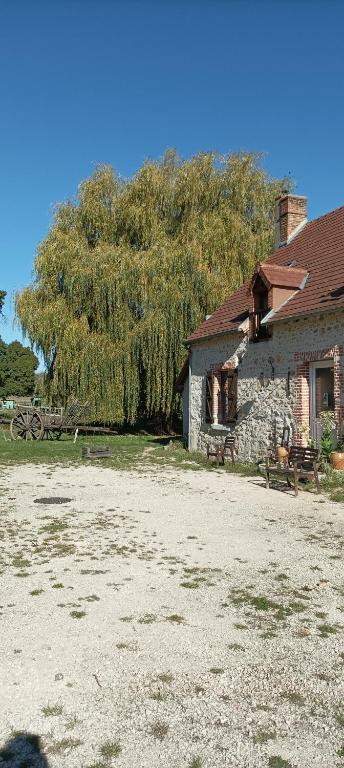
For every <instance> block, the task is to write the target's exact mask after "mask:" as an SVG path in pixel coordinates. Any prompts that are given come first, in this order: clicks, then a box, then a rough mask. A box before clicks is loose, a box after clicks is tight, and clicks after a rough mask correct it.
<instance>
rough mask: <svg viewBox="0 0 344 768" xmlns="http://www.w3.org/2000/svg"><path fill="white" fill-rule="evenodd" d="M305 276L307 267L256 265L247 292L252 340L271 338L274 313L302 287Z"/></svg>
mask: <svg viewBox="0 0 344 768" xmlns="http://www.w3.org/2000/svg"><path fill="white" fill-rule="evenodd" d="M307 278H308V273H307V272H306V270H305V269H299V268H298V267H295V266H291V265H290V266H283V265H281V264H269V263H268V262H266V263H263V264H257V267H256V269H255V272H254V275H253V277H252V280H251V283H250V287H249V292H248V294H249V318H250V339H251V341H263V340H264V339H269V338H270V336H271V321H272V320H273V316H274V314H275V312H277V311H278V310H279V309H280V308H281V307H282V306H283V305H284V304H286V303H287V301H289V299H291V298H292V297H293V296H295V294H296V293H297V292H298V291H300V290H302V289H303V288H304V286H305V284H306V281H307ZM268 315H269V318H268V319H269V323H266V322H265V320H266V318H267V316H268Z"/></svg>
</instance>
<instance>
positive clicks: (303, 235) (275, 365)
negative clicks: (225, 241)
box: [178, 194, 344, 461]
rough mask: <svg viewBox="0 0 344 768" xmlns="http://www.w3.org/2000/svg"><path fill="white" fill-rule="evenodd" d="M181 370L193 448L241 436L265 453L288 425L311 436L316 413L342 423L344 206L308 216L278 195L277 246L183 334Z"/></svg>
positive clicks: (297, 436) (317, 426)
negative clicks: (245, 279)
mask: <svg viewBox="0 0 344 768" xmlns="http://www.w3.org/2000/svg"><path fill="white" fill-rule="evenodd" d="M187 344H188V348H189V358H188V363H187V365H185V366H184V368H183V370H182V371H181V374H180V376H179V379H178V386H179V390H180V391H182V392H183V406H184V407H183V412H184V438H185V440H187V443H188V447H189V448H190V449H198V450H204V449H205V447H206V444H207V442H211V443H215V442H217V441H221V440H223V439H224V437H225V436H226V434H228V432H229V431H231V432H232V431H234V432H235V434H236V437H237V440H236V443H237V450H238V455H239V458H240V459H241V460H245V461H252V460H255V459H257V458H260V457H261V456H262V455H264V452H265V451H266V448H267V446H268V445H270V444H271V442H272V441H273V440H274V439H277V440H278V439H279V438H280V436H281V433H282V430H283V427H284V426H288V427H289V428H290V431H291V440H292V441H293V442H298V443H302V444H306V443H307V440H308V439H309V438H310V437H311V438H313V440H314V441H315V442H316V443H317V442H319V435H320V431H321V421H320V414H321V413H322V412H324V411H327V410H329V411H332V412H334V414H335V421H336V428H337V433H339V432H341V430H342V426H341V419H342V412H343V404H344V403H343V364H344V207H341V208H338V209H337V210H335V211H333V212H331V213H328V214H326V215H325V216H321V217H320V218H318V219H315V220H314V221H311V222H307V200H306V198H305V197H301V196H298V195H292V194H285V195H284V196H282V197H281V198H280V199H279V200H278V201H277V203H276V250H275V251H274V252H273V253H272V255H271V256H270V257H269V258H268V259H267V261H265V262H264V263H261V264H257V266H256V269H255V271H254V274H253V275H252V278H251V280H249V281H248V282H247V283H245V284H244V285H242V286H241V287H240V288H239V289H238V290H237V291H236V292H235V293H234V294H232V296H230V298H229V299H228V300H227V301H226V302H225V303H224V304H223V305H222V306H221V307H220V308H219V309H218V310H217V311H216V312H214V313H213V315H211V316H210V317H208V318H207V319H206V320H205V321H204V322H203V323H202V324H201V325H200V326H199V328H197V329H196V330H195V331H194V333H192V335H191V336H190V337H189V338H188V340H187Z"/></svg>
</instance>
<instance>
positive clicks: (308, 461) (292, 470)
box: [265, 445, 320, 496]
mask: <svg viewBox="0 0 344 768" xmlns="http://www.w3.org/2000/svg"><path fill="white" fill-rule="evenodd" d="M319 458H320V451H319V450H318V448H303V447H302V446H298V445H292V446H291V448H290V449H289V455H288V460H287V462H286V463H285V464H282V463H279V464H278V463H276V462H275V463H272V461H273V460H272V459H271V458H270V457H269V456H267V457H266V460H265V476H266V487H267V488H269V487H270V477H271V475H280V476H282V477H285V478H286V480H287V483H288V486H289V487H291V482H290V480H291V479H293V481H294V491H295V496H297V495H298V481H299V480H300V479H302V480H314V481H315V484H316V488H317V493H320V484H319V474H318V470H319Z"/></svg>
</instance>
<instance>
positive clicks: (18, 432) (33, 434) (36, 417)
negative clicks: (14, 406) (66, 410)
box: [10, 410, 44, 440]
mask: <svg viewBox="0 0 344 768" xmlns="http://www.w3.org/2000/svg"><path fill="white" fill-rule="evenodd" d="M10 429H11V435H12V438H13V440H42V438H43V435H44V426H43V421H42V417H41V415H40V414H39V413H38V411H30V410H27V411H25V410H22V411H19V412H18V413H17V414H16V415H15V416H14V418H13V419H12V421H11V428H10Z"/></svg>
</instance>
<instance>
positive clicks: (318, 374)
mask: <svg viewBox="0 0 344 768" xmlns="http://www.w3.org/2000/svg"><path fill="white" fill-rule="evenodd" d="M323 411H334V364H333V360H321V361H320V360H319V361H317V362H315V363H310V366H309V427H310V436H311V437H312V438H313V440H314V442H315V444H316V446H318V447H319V445H320V440H321V433H322V428H321V419H320V415H321V413H323Z"/></svg>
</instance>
